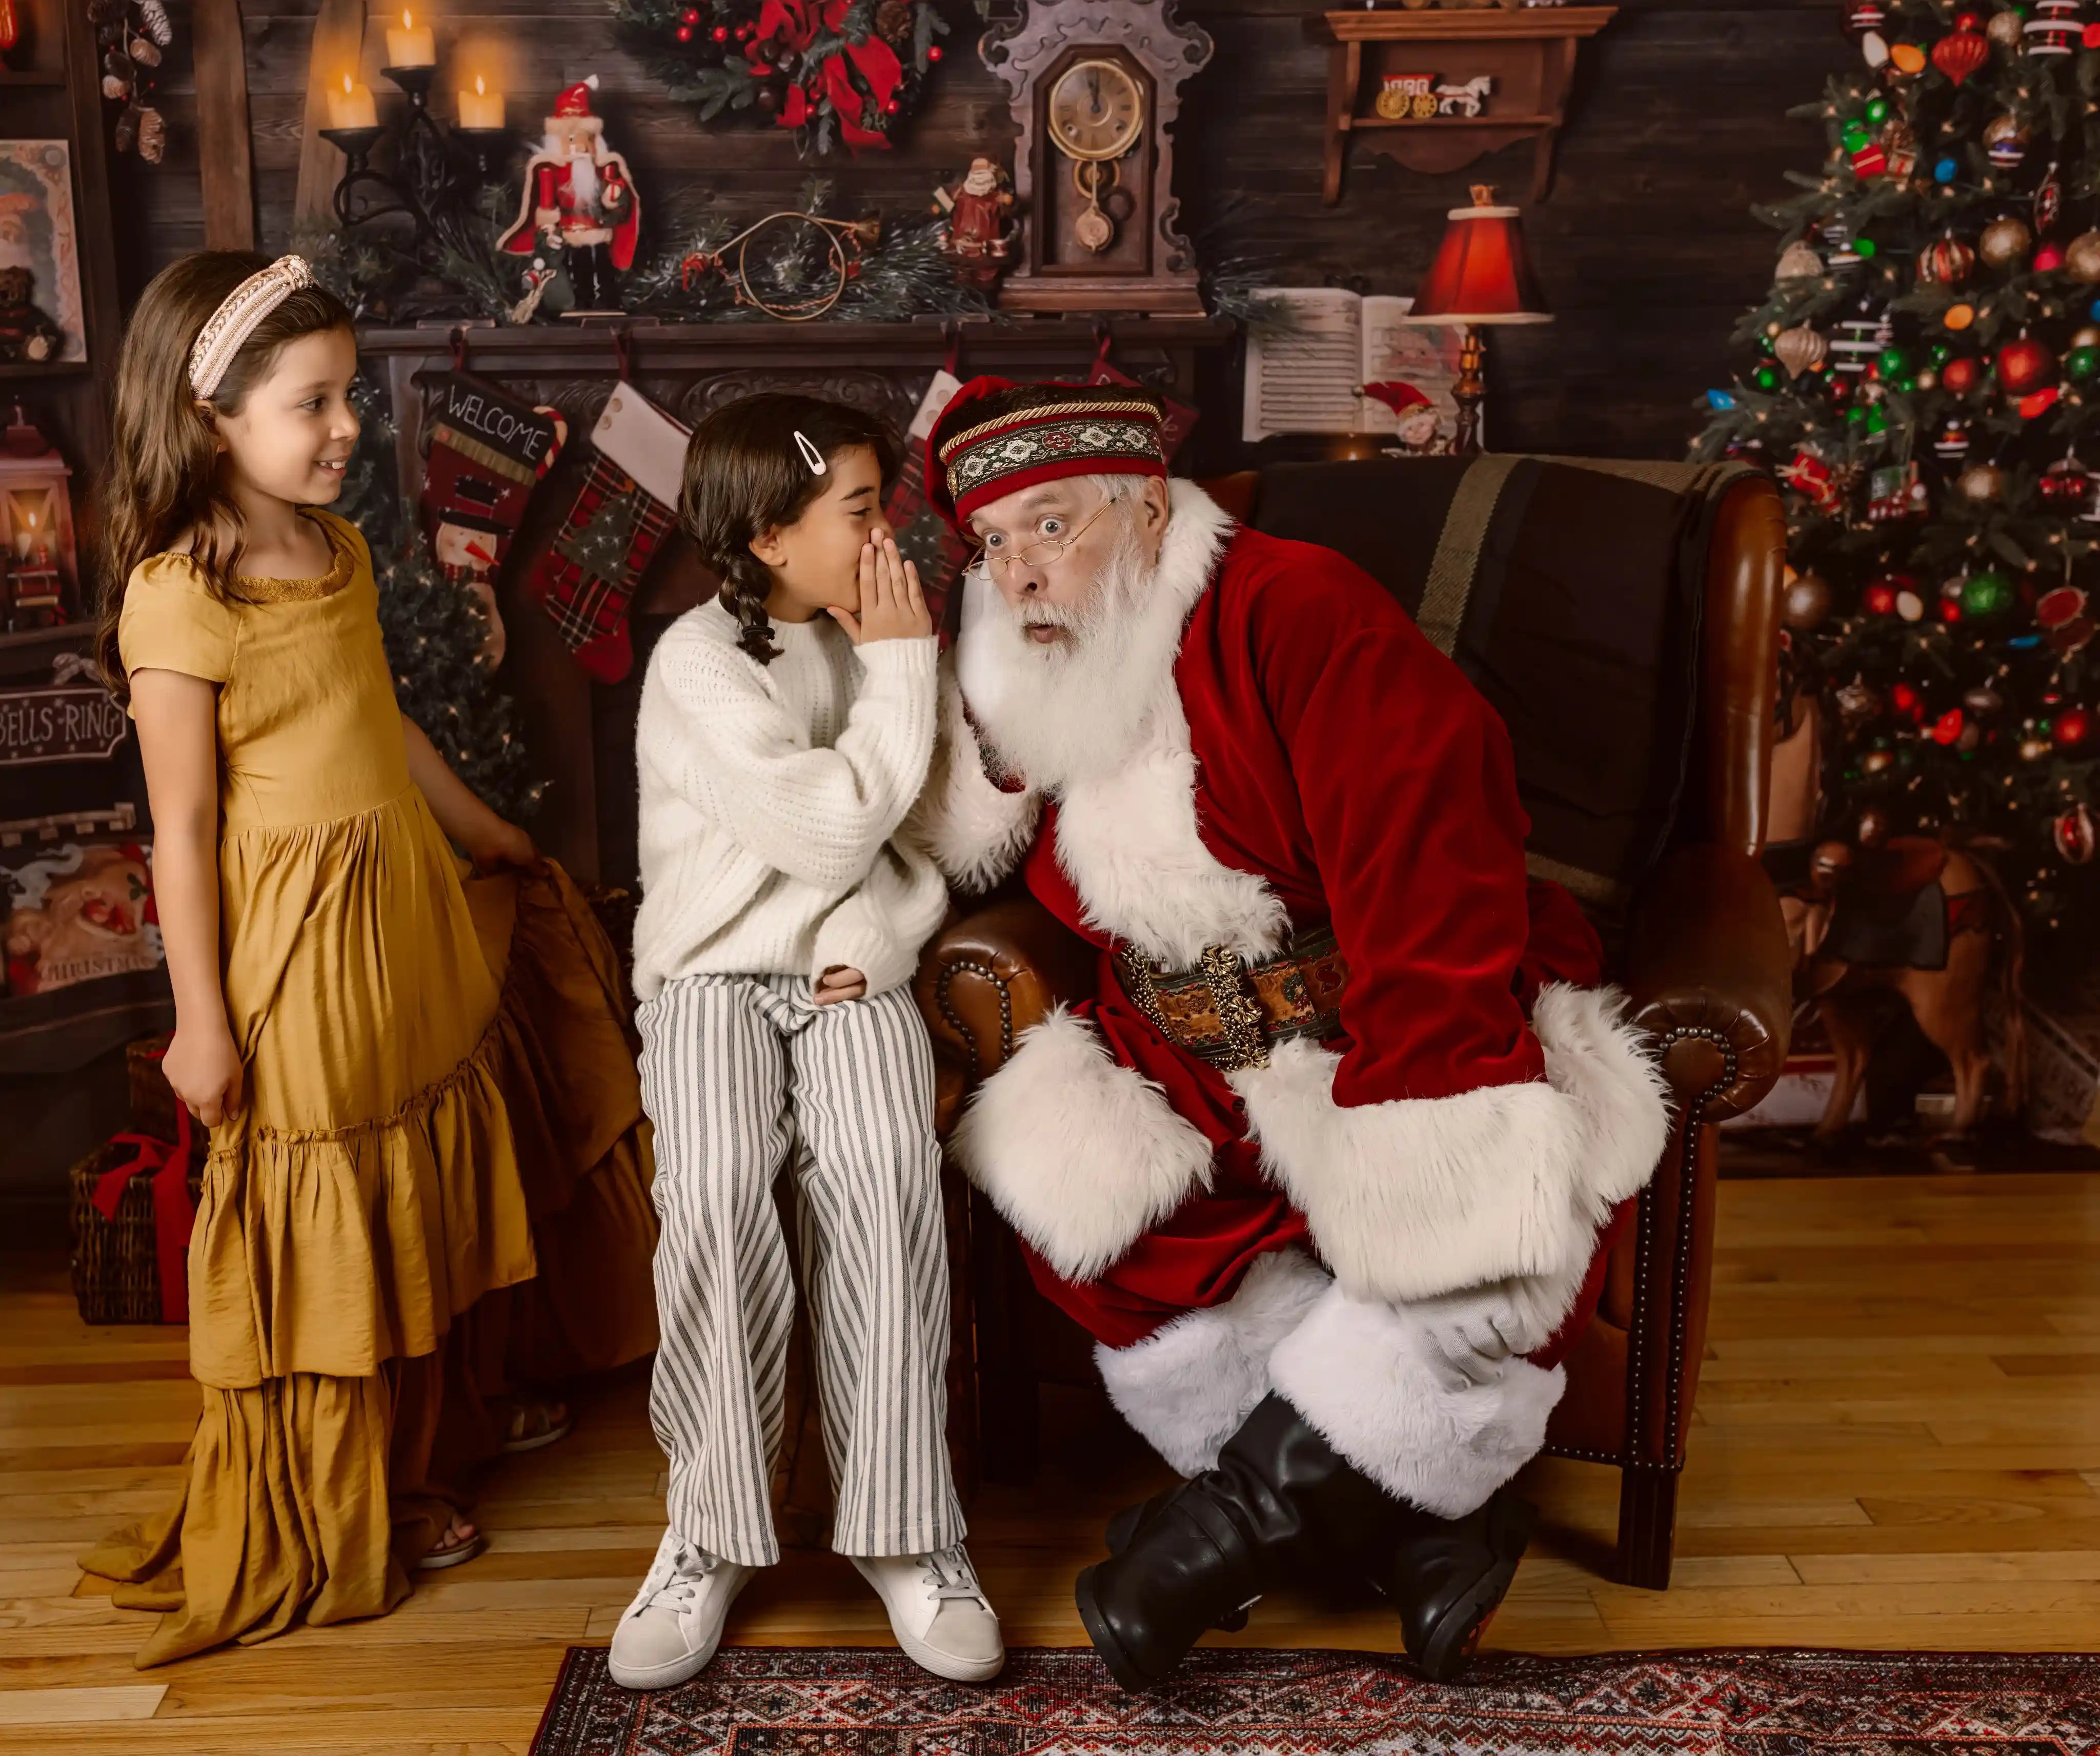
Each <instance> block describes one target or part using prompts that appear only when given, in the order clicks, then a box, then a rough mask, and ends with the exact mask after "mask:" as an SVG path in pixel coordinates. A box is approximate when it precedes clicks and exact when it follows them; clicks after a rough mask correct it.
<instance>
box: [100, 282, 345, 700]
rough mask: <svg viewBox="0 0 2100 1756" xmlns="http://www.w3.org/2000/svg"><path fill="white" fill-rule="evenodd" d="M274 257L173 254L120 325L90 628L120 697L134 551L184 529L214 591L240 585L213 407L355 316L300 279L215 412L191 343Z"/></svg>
mask: <svg viewBox="0 0 2100 1756" xmlns="http://www.w3.org/2000/svg"><path fill="white" fill-rule="evenodd" d="M268 266H270V258H269V257H267V256H258V255H255V254H254V253H251V252H249V251H246V250H200V251H198V252H196V253H195V254H194V255H191V256H185V257H183V258H182V259H181V260H180V261H179V262H170V264H169V265H168V266H166V267H165V268H164V269H162V270H161V271H160V273H159V274H157V275H154V277H153V278H152V281H151V282H149V283H148V285H147V288H146V290H145V292H144V293H143V294H142V295H141V296H140V297H139V308H138V309H137V310H135V311H134V312H133V313H132V314H131V322H130V326H129V327H128V328H126V330H125V332H124V350H123V353H122V354H121V356H120V357H119V359H118V361H117V419H116V432H115V438H114V441H113V443H112V445H111V447H110V453H109V464H108V468H107V469H105V470H104V473H103V478H102V491H101V513H102V624H101V627H100V628H99V630H98V631H97V634H96V638H95V657H96V658H98V659H99V661H100V662H101V665H102V671H103V675H104V677H105V678H107V679H108V683H109V685H110V687H111V688H112V689H114V690H115V691H116V692H117V695H118V697H119V698H120V699H121V698H126V697H128V695H129V694H130V689H129V686H128V685H127V684H126V680H125V676H124V666H123V662H122V660H121V658H120V657H119V656H118V654H117V618H118V617H119V616H120V615H121V614H122V613H123V610H124V591H125V588H126V585H128V584H129V583H130V579H131V573H132V570H133V569H134V568H135V567H137V566H138V565H139V562H141V561H144V560H145V559H146V558H147V557H149V556H152V555H158V554H161V553H162V552H165V550H167V549H169V548H172V547H173V546H174V544H176V543H177V542H178V541H179V540H180V539H182V538H183V536H185V535H188V537H189V538H190V539H191V548H190V554H191V557H192V560H194V561H195V562H196V568H197V571H198V572H199V573H201V574H203V576H204V579H205V585H206V586H207V588H209V589H210V591H211V592H212V593H213V594H214V596H218V597H219V598H221V599H222V600H232V599H234V598H236V597H238V596H239V595H240V588H239V585H238V583H237V582H236V577H235V574H234V568H235V566H236V563H237V562H238V561H239V560H240V547H241V543H242V539H243V537H244V535H245V531H244V530H243V527H242V524H241V518H240V508H239V507H238V506H237V505H236V504H235V503H234V500H233V498H232V495H230V494H228V493H227V490H226V485H225V482H223V479H222V478H221V475H220V471H219V454H218V442H217V439H216V438H215V437H214V433H213V429H212V414H218V415H229V416H230V415H237V414H239V413H240V409H241V406H242V404H243V403H245V402H246V401H247V400H248V397H249V392H251V391H252V390H254V388H255V386H256V385H258V384H260V383H261V382H262V381H263V380H264V379H266V378H267V377H268V376H270V371H271V367H274V366H275V365H276V363H277V355H278V354H280V352H281V351H282V350H283V349H284V347H285V343H287V342H289V341H297V340H298V338H299V337H301V336H306V335H312V334H314V333H315V332H317V331H326V330H330V329H348V328H351V327H352V324H351V315H350V312H349V310H347V309H346V307H345V306H344V305H343V303H342V301H341V300H340V299H338V298H337V297H336V296H335V295H334V294H333V293H330V292H329V290H328V289H327V288H324V287H319V286H313V287H302V288H299V289H298V291H296V292H294V293H292V294H291V295H290V296H289V297H287V298H286V299H285V301H283V302H282V303H281V304H280V305H279V306H277V307H276V310H273V311H271V313H270V315H268V316H267V317H265V318H264V319H262V322H261V323H258V324H257V325H256V326H255V332H254V334H253V335H251V336H250V337H249V338H248V340H247V341H246V342H245V343H244V344H243V345H242V347H241V349H240V352H239V353H237V354H235V355H234V356H233V360H232V363H231V364H230V365H229V366H227V369H226V375H225V376H223V378H221V379H220V380H219V383H218V389H216V390H214V391H213V393H212V394H211V397H210V403H209V407H210V411H211V413H210V414H208V413H207V412H206V411H205V407H201V406H200V405H199V403H198V401H197V398H196V394H194V393H193V392H192V390H191V389H190V381H189V358H190V350H191V349H192V347H193V346H195V345H196V338H197V335H198V332H200V331H201V330H202V329H203V328H204V326H205V324H206V323H209V322H210V320H211V317H212V314H213V313H214V311H216V310H218V308H219V306H221V305H223V304H224V303H225V302H226V299H227V295H228V294H230V293H232V291H233V289H234V288H236V287H237V286H239V285H240V283H241V282H242V281H244V280H245V279H248V277H249V275H255V274H259V273H261V272H262V270H264V269H266V268H267V267H268Z"/></svg>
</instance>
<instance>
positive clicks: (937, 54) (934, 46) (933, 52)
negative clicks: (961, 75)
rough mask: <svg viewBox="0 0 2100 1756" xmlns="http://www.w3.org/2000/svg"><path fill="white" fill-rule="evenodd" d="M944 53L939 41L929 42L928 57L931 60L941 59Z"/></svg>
mask: <svg viewBox="0 0 2100 1756" xmlns="http://www.w3.org/2000/svg"><path fill="white" fill-rule="evenodd" d="M941 55H942V48H941V46H940V44H938V43H937V42H934V43H929V44H928V45H927V46H926V59H928V60H929V61H937V60H939V59H941Z"/></svg>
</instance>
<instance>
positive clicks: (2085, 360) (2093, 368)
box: [2063, 347, 2100, 384]
mask: <svg viewBox="0 0 2100 1756" xmlns="http://www.w3.org/2000/svg"><path fill="white" fill-rule="evenodd" d="M2094 372H2100V348H2090V347H2087V348H2073V349H2072V350H2071V351H2070V352H2069V353H2068V354H2065V355H2064V356H2063V375H2064V376H2065V377H2067V378H2069V379H2071V380H2073V381H2076V382H2077V383H2080V384H2083V383H2084V382H2085V381H2086V380H2087V379H2088V378H2090V377H2091V376H2093V373H2094Z"/></svg>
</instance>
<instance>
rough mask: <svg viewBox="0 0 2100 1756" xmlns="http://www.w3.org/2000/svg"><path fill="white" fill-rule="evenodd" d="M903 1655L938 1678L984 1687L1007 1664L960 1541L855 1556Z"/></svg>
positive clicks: (996, 1627) (993, 1618)
mask: <svg viewBox="0 0 2100 1756" xmlns="http://www.w3.org/2000/svg"><path fill="white" fill-rule="evenodd" d="M852 1560H853V1564H854V1566H856V1567H858V1569H860V1572H861V1577H862V1578H863V1579H865V1580H867V1582H868V1583H869V1584H870V1585H871V1586H873V1587H875V1591H876V1596H878V1597H880V1599H881V1600H882V1607H883V1608H884V1609H886V1610H888V1611H889V1626H890V1628H891V1630H892V1631H893V1632H894V1633H895V1634H896V1635H897V1644H898V1645H899V1646H901V1647H902V1648H904V1650H905V1653H906V1654H907V1656H908V1657H911V1660H912V1661H914V1662H915V1663H916V1664H919V1665H921V1666H924V1668H925V1669H927V1670H930V1671H932V1672H933V1675H935V1676H937V1677H946V1678H947V1679H950V1680H951V1682H955V1683H983V1682H986V1681H988V1680H989V1679H991V1678H993V1677H995V1676H997V1675H999V1667H1000V1666H1003V1665H1004V1664H1005V1662H1006V1644H1005V1642H1004V1641H1003V1640H1002V1639H1000V1638H999V1617H997V1616H996V1615H995V1614H994V1613H993V1612H992V1607H991V1604H990V1602H989V1601H988V1600H986V1596H985V1595H984V1587H982V1586H981V1585H979V1584H978V1583H977V1569H974V1568H973V1567H972V1566H971V1565H970V1558H969V1556H968V1554H967V1553H966V1552H965V1551H964V1548H963V1546H962V1544H961V1543H957V1544H955V1547H953V1548H946V1549H936V1550H935V1551H933V1553H932V1554H931V1555H884V1556H865V1555H856V1556H853V1557H852Z"/></svg>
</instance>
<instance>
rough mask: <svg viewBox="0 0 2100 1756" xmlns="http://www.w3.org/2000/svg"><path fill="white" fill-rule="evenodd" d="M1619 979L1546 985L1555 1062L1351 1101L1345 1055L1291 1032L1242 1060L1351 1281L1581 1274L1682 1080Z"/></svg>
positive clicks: (1254, 1094)
mask: <svg viewBox="0 0 2100 1756" xmlns="http://www.w3.org/2000/svg"><path fill="white" fill-rule="evenodd" d="M1622 1006H1623V997H1622V996H1621V994H1619V992H1617V990H1616V989H1590V988H1571V987H1568V986H1565V985H1560V986H1555V987H1551V988H1546V990H1545V991H1544V992H1542V993H1541V994H1540V996H1539V997H1538V1004H1537V1008H1536V1011H1535V1014H1534V1017H1533V1028H1534V1029H1535V1030H1536V1031H1537V1034H1538V1040H1539V1045H1540V1046H1541V1047H1542V1049H1543V1050H1545V1054H1546V1077H1545V1078H1544V1079H1543V1080H1532V1081H1529V1082H1527V1083H1525V1084H1523V1085H1493V1086H1486V1087H1483V1088H1482V1089H1479V1090H1477V1091H1469V1092H1462V1093H1460V1094H1458V1095H1457V1096H1455V1097H1450V1098H1403V1099H1399V1100H1396V1101H1395V1102H1390V1103H1374V1104H1365V1105H1361V1106H1358V1107H1347V1108H1345V1107H1343V1106H1341V1105H1339V1104H1337V1103H1336V1102H1335V1099H1334V1094H1333V1089H1332V1088H1333V1085H1334V1080H1335V1068H1336V1067H1337V1066H1338V1065H1339V1059H1338V1058H1337V1057H1336V1056H1335V1055H1333V1054H1330V1053H1329V1052H1328V1051H1327V1050H1323V1049H1320V1048H1317V1047H1316V1046H1315V1045H1312V1044H1310V1043H1305V1042H1294V1043H1285V1044H1282V1045H1279V1047H1278V1048H1277V1050H1276V1052H1275V1054H1274V1055H1273V1057H1272V1058H1271V1061H1270V1064H1269V1065H1268V1067H1260V1068H1254V1069H1250V1070H1248V1071H1246V1072H1237V1073H1234V1074H1233V1075H1231V1076H1230V1077H1231V1080H1232V1083H1233V1086H1234V1088H1235V1089H1237V1091H1238V1092H1239V1093H1240V1094H1241V1095H1242V1097H1243V1098H1245V1099H1246V1106H1247V1117H1248V1121H1249V1124H1250V1126H1251V1131H1252V1133H1253V1134H1254V1135H1255V1138H1256V1139H1257V1140H1258V1141H1259V1142H1260V1145H1261V1149H1262V1160H1263V1163H1264V1165H1266V1167H1267V1168H1268V1172H1269V1173H1270V1174H1271V1175H1272V1176H1273V1177H1275V1178H1276V1180H1277V1182H1278V1184H1279V1185H1281V1186H1282V1188H1283V1189H1284V1190H1285V1191H1286V1193H1287V1194H1288V1195H1290V1199H1292V1201H1293V1202H1295V1204H1297V1206H1298V1208H1299V1210H1300V1211H1301V1212H1303V1213H1304V1215H1305V1218H1306V1221H1307V1224H1308V1226H1310V1227H1311V1230H1312V1237H1313V1241H1314V1242H1315V1243H1317V1245H1318V1247H1319V1250H1320V1253H1321V1256H1322V1257H1323V1258H1324V1259H1325V1260H1326V1262H1327V1263H1328V1264H1329V1265H1330V1266H1331V1267H1332V1268H1333V1269H1334V1270H1335V1278H1336V1280H1337V1281H1339V1283H1340V1284H1341V1286H1342V1287H1343V1289H1344V1290H1345V1291H1347V1292H1349V1293H1350V1294H1352V1296H1355V1297H1357V1298H1361V1299H1375V1300H1409V1299H1427V1298H1433V1297H1435V1296H1437V1295H1438V1294H1440V1293H1445V1292H1454V1291H1457V1290H1459V1289H1461V1288H1465V1287H1477V1286H1480V1285H1482V1284H1484V1283H1488V1282H1493V1281H1501V1280H1505V1279H1507V1278H1510V1277H1511V1276H1513V1275H1542V1276H1545V1277H1547V1278H1549V1279H1550V1280H1551V1282H1553V1283H1555V1284H1561V1283H1565V1282H1566V1280H1567V1278H1568V1277H1569V1276H1570V1275H1571V1274H1572V1275H1573V1277H1574V1278H1575V1280H1576V1281H1577V1283H1579V1281H1580V1278H1581V1276H1582V1268H1583V1265H1586V1263H1587V1262H1588V1261H1589V1259H1590V1250H1591V1248H1592V1247H1593V1244H1594V1242H1595V1235H1596V1230H1597V1227H1598V1226H1599V1225H1601V1224H1602V1223H1603V1222H1604V1220H1605V1218H1606V1217H1608V1215H1609V1214H1610V1212H1611V1211H1612V1208H1614V1207H1615V1206H1617V1204H1618V1203H1620V1202H1621V1201H1622V1200H1624V1199H1626V1197H1627V1196H1628V1195H1632V1194H1634V1193H1635V1191H1636V1190H1639V1189H1640V1188H1641V1187H1642V1186H1643V1185H1644V1184H1645V1183H1646V1182H1648V1178H1649V1177H1651V1176H1652V1175H1653V1174H1654V1171H1655V1167H1656V1164H1657V1160H1659V1159H1660V1158H1661V1155H1662V1150H1663V1147H1664V1145H1665V1143H1666V1142H1667V1140H1668V1138H1669V1131H1670V1116H1669V1111H1668V1107H1667V1102H1666V1095H1665V1094H1666V1089H1667V1088H1666V1087H1665V1085H1664V1083H1663V1080H1662V1076H1661V1074H1660V1072H1658V1071H1657V1068H1656V1066H1655V1063H1654V1061H1653V1059H1652V1057H1651V1056H1650V1054H1649V1053H1648V1049H1647V1046H1646V1044H1645V1042H1644V1041H1643V1037H1642V1036H1641V1033H1640V1032H1639V1031H1638V1030H1636V1029H1635V1028H1634V1027H1632V1026H1631V1025H1630V1024H1627V1023H1625V1022H1623V1020H1622V1019H1621V1017H1620V1013H1621V1008H1622Z"/></svg>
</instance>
